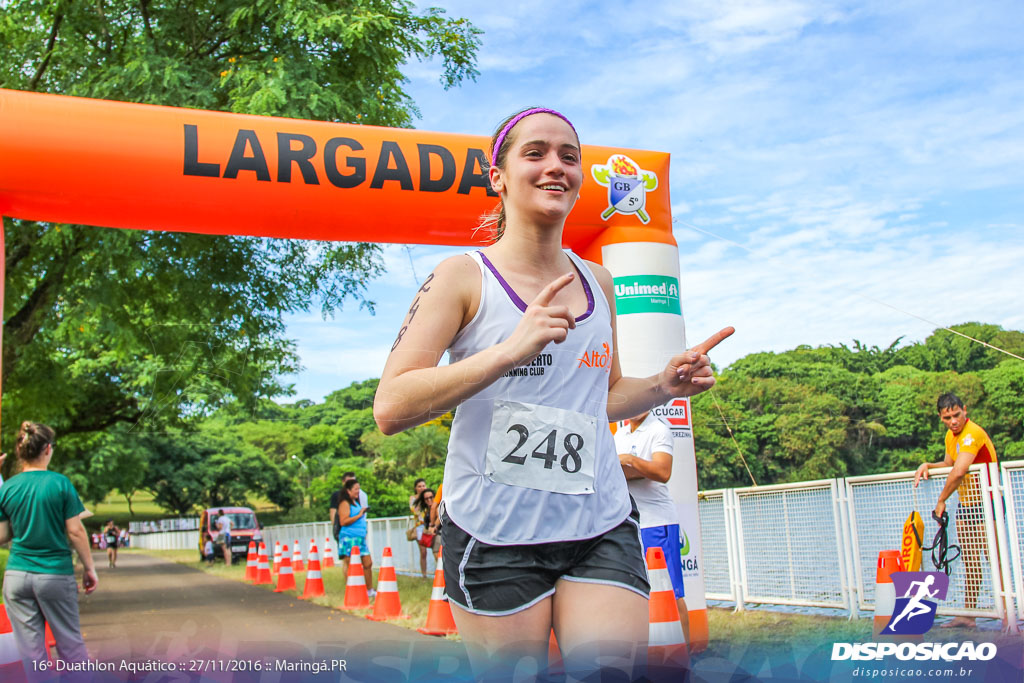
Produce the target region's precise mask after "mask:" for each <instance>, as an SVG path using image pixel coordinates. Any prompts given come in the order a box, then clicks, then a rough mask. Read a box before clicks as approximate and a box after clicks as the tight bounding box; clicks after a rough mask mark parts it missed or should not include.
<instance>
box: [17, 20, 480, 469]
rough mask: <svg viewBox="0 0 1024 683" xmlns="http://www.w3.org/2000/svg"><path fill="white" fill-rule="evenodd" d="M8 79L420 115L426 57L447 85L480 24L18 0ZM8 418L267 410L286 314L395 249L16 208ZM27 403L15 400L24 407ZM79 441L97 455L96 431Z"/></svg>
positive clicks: (335, 111) (153, 420) (273, 109)
mask: <svg viewBox="0 0 1024 683" xmlns="http://www.w3.org/2000/svg"><path fill="white" fill-rule="evenodd" d="M3 4H4V9H3V13H2V14H0V46H2V47H0V87H5V88H15V89H22V90H32V91H38V92H48V93H60V94H67V95H78V96H85V97H96V98H111V99H117V100H124V101H131V102H143V103H150V104H165V105H173V106H182V107H198V108H204V109H213V110H222V111H234V112H245V113H249V114H264V115H277V116H289V117H298V118H305V119H316V120H324V121H350V122H362V123H368V124H375V125H386V126H408V125H409V124H410V123H411V122H412V120H413V118H414V117H415V115H416V113H417V112H416V109H415V106H414V104H413V102H412V100H411V99H410V97H409V95H408V94H407V93H406V92H405V90H404V89H403V87H404V84H405V83H406V79H405V77H404V75H403V73H402V68H403V66H404V64H405V63H406V62H407V61H408V60H410V59H426V58H434V57H437V58H440V60H441V62H442V64H443V69H442V74H441V82H442V85H443V86H444V87H450V86H452V85H455V84H457V83H459V82H461V81H462V80H464V79H466V78H473V77H475V75H476V71H475V69H474V59H475V55H476V50H477V48H478V46H479V38H478V34H479V31H478V30H477V29H475V28H474V27H473V26H472V25H471V24H469V23H468V22H467V21H465V20H463V19H457V18H451V17H448V16H446V15H445V14H444V12H443V10H438V9H427V10H423V11H419V10H416V9H415V7H414V6H413V4H412V3H410V2H406V1H405V0H352V1H351V2H345V3H337V2H326V1H324V0H289V1H288V2H279V1H277V0H273V1H271V0H255V1H253V0H216V1H214V0H198V1H196V2H189V3H172V2H165V1H160V2H154V1H150V0H143V1H142V2H136V1H134V0H132V1H129V0H106V1H105V2H101V3H82V2H72V1H71V0H56V1H55V2H48V3H41V2H35V1H27V0H26V1H14V2H6V3H3ZM4 231H5V238H6V243H7V253H6V255H5V256H6V268H7V287H6V300H5V306H4V312H3V315H4V327H5V334H4V348H3V369H2V371H3V377H4V382H3V389H4V396H3V402H4V406H5V411H9V412H8V413H5V417H7V419H6V420H5V422H4V424H5V426H6V428H5V434H4V436H5V438H6V439H8V440H9V439H10V438H11V436H12V432H13V430H14V428H15V426H16V425H17V424H18V423H19V422H20V420H21V419H23V418H27V417H30V418H31V419H35V420H41V421H45V422H48V423H51V424H52V425H53V426H54V427H55V428H56V429H57V430H58V432H59V433H60V434H64V435H67V434H75V433H88V432H94V431H100V430H104V429H107V428H110V427H111V426H112V425H115V424H128V425H135V426H136V429H137V430H138V429H143V430H145V429H163V428H164V426H166V425H173V424H175V423H178V422H180V421H181V420H184V419H188V418H192V417H196V416H202V415H204V414H207V413H209V412H210V411H211V410H212V409H213V408H215V407H216V406H218V405H222V404H224V403H229V402H232V401H238V402H241V403H242V404H243V405H244V410H252V409H253V408H254V407H255V406H256V405H257V401H258V400H259V399H265V398H269V397H272V396H276V395H280V394H283V393H286V391H287V388H286V387H284V386H281V385H280V384H279V383H278V381H277V379H276V378H277V377H279V376H280V375H281V374H282V373H290V372H294V371H295V370H296V369H297V367H296V360H297V359H296V355H295V352H294V347H293V344H292V343H291V342H290V341H288V340H287V339H286V338H285V337H284V326H283V323H282V315H283V314H284V313H286V312H292V311H298V310H307V309H308V308H309V306H310V305H311V302H312V301H314V300H319V302H320V304H321V310H322V312H323V314H324V315H325V316H326V315H330V314H332V313H333V312H334V311H336V310H338V309H339V308H340V307H341V306H342V304H343V303H344V302H346V301H348V300H355V301H357V302H359V303H360V305H365V306H370V307H372V302H370V301H367V300H366V299H365V297H364V292H365V285H366V282H367V280H368V279H369V278H372V277H374V276H376V275H378V274H379V273H380V272H381V269H382V265H381V263H382V262H381V257H380V252H379V249H378V248H377V247H376V246H373V245H366V244H326V243H312V242H297V241H272V240H263V239H256V238H241V237H222V236H204V235H189V234H172V233H159V232H156V233H151V232H142V231H115V230H101V229H96V228H83V227H80V226H69V225H53V224H47V223H37V222H33V221H24V220H8V219H5V220H4ZM12 407H13V410H12ZM80 454H83V455H84V451H81V452H80Z"/></svg>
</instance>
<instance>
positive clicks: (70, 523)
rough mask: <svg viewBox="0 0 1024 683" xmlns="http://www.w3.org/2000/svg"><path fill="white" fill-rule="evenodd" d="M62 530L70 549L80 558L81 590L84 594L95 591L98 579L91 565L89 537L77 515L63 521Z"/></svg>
mask: <svg viewBox="0 0 1024 683" xmlns="http://www.w3.org/2000/svg"><path fill="white" fill-rule="evenodd" d="M64 528H65V530H66V531H67V532H68V539H69V540H70V541H71V547H73V548H74V549H75V552H77V553H78V556H79V557H80V558H82V567H83V568H84V571H83V572H82V588H83V589H84V590H85V592H86V593H92V592H93V591H94V590H96V586H97V584H98V583H99V579H98V578H97V577H96V567H95V566H94V565H93V563H92V549H91V548H90V547H89V535H88V534H87V533H85V527H84V526H83V525H82V520H81V518H80V517H79V516H78V515H75V516H74V517H69V518H68V519H66V520H64Z"/></svg>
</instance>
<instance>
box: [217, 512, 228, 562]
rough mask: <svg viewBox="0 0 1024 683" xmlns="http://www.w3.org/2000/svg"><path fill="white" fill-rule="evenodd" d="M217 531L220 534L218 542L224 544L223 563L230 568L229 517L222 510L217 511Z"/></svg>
mask: <svg viewBox="0 0 1024 683" xmlns="http://www.w3.org/2000/svg"><path fill="white" fill-rule="evenodd" d="M217 514H219V515H220V517H218V518H217V530H218V531H219V532H220V542H221V543H223V544H224V563H225V564H227V566H229V567H230V566H231V517H230V516H228V515H226V514H224V510H218V511H217Z"/></svg>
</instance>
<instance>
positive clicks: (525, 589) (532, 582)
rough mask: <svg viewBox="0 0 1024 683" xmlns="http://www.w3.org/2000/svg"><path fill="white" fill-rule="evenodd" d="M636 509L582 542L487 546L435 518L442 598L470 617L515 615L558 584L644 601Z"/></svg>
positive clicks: (644, 575)
mask: <svg viewBox="0 0 1024 683" xmlns="http://www.w3.org/2000/svg"><path fill="white" fill-rule="evenodd" d="M639 519H640V515H639V513H638V512H637V509H636V505H633V510H632V512H630V515H629V517H628V518H627V519H625V520H624V521H623V522H622V523H621V524H619V525H618V526H617V527H615V528H614V529H612V530H611V531H608V532H606V533H604V534H602V535H601V536H597V537H595V538H588V539H585V540H582V541H565V542H556V543H538V544H533V545H490V544H488V543H483V542H481V541H479V540H477V539H476V538H473V537H472V536H470V535H469V534H468V533H467V532H466V531H464V530H463V529H461V528H460V527H458V526H456V525H455V523H454V522H452V521H451V519H450V518H449V517H448V515H447V514H442V516H441V542H442V545H443V546H444V551H443V552H444V558H443V560H444V584H445V593H446V594H447V595H448V598H449V599H450V600H451V601H452V602H454V603H455V604H456V605H458V606H459V607H461V608H463V609H464V610H466V611H468V612H472V613H473V614H484V615H489V616H502V615H507V614H514V613H516V612H520V611H522V610H524V609H526V608H527V607H531V606H532V605H535V604H537V603H538V602H540V601H541V600H543V599H544V598H546V597H548V596H549V595H552V594H554V592H555V584H556V583H557V582H558V580H559V579H565V580H567V581H580V582H583V583H600V584H606V585H609V586H617V587H619V588H625V589H627V590H631V591H633V592H634V593H638V594H639V595H642V596H644V597H645V598H646V597H649V595H650V591H651V586H650V584H649V583H648V582H647V566H646V564H645V563H644V558H643V545H642V544H641V542H640V524H639Z"/></svg>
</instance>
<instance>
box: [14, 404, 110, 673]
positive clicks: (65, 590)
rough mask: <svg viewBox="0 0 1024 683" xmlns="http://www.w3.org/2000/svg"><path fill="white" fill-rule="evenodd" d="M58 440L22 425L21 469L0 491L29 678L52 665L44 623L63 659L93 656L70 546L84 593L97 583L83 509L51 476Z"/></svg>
mask: <svg viewBox="0 0 1024 683" xmlns="http://www.w3.org/2000/svg"><path fill="white" fill-rule="evenodd" d="M54 436H55V435H54V432H53V430H52V429H51V428H50V427H47V426H46V425H43V424H38V423H36V422H23V423H22V424H21V429H20V431H19V434H18V441H17V446H16V447H15V452H16V453H17V456H18V459H19V460H21V462H22V466H23V469H22V471H21V472H20V473H19V474H18V475H17V476H15V477H12V478H11V480H10V481H7V482H5V483H4V485H3V486H2V487H0V543H6V542H8V541H11V552H10V556H9V557H8V560H7V569H6V571H5V573H4V586H3V595H4V604H5V605H6V607H7V616H8V617H9V618H10V620H11V627H12V630H13V632H14V642H15V643H16V644H17V646H18V651H19V652H20V653H21V657H22V660H23V662H24V663H25V670H26V671H27V672H30V673H31V672H34V671H35V670H36V667H35V665H34V662H45V661H46V659H47V653H46V635H45V630H44V625H45V623H49V625H50V629H51V630H52V631H53V636H54V638H55V639H56V641H57V651H58V653H59V654H60V657H61V659H63V660H65V661H69V662H82V661H85V660H87V659H88V657H89V654H88V653H87V652H86V649H85V643H84V642H83V640H82V632H81V627H80V625H79V620H78V590H77V588H76V586H75V565H74V562H73V560H72V557H71V548H72V547H74V549H75V551H76V552H77V553H78V556H79V558H81V560H82V566H83V568H84V572H83V575H82V587H83V588H84V589H85V592H86V593H91V592H92V591H94V590H95V589H96V586H97V584H98V579H97V578H96V568H95V566H94V565H93V561H92V553H91V552H90V549H89V536H88V534H87V533H86V531H85V527H84V526H82V520H81V518H80V517H79V514H80V513H81V512H82V511H83V510H85V506H84V505H82V501H81V499H80V498H79V497H78V492H77V491H75V487H74V485H73V484H72V483H71V481H70V480H69V479H68V478H67V477H65V476H64V475H63V474H58V473H56V472H50V471H48V467H49V465H50V459H51V458H52V457H53V446H54ZM69 540H70V545H69Z"/></svg>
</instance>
